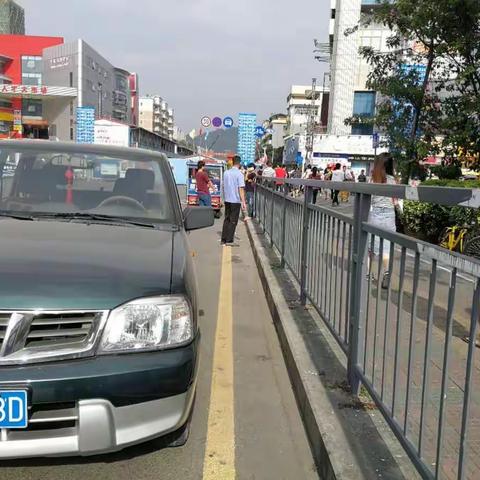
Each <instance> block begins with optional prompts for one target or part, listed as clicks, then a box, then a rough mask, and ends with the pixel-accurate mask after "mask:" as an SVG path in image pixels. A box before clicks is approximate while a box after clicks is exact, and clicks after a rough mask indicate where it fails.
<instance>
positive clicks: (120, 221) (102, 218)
mask: <svg viewBox="0 0 480 480" xmlns="http://www.w3.org/2000/svg"><path fill="white" fill-rule="evenodd" d="M33 218H53V219H56V218H58V219H65V220H84V221H87V222H88V221H89V220H91V221H93V222H104V223H111V224H113V225H133V226H137V227H150V228H155V227H156V225H155V223H153V222H147V221H142V220H133V219H129V218H123V217H113V216H110V215H99V214H96V213H78V212H72V213H35V214H33ZM33 218H32V219H33Z"/></svg>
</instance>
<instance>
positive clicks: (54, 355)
mask: <svg viewBox="0 0 480 480" xmlns="http://www.w3.org/2000/svg"><path fill="white" fill-rule="evenodd" d="M106 317H107V312H90V311H88V312H78V311H63V312H45V311H42V312H38V313H37V312H35V313H33V312H5V311H4V312H0V365H2V364H7V365H8V364H17V363H31V362H40V361H45V360H47V361H48V360H56V359H67V358H79V357H85V356H89V355H92V354H93V353H92V352H93V350H94V347H95V346H96V344H97V340H98V339H99V335H100V332H101V330H102V328H103V325H104V322H105V321H106ZM9 327H10V328H9ZM2 346H3V348H2Z"/></svg>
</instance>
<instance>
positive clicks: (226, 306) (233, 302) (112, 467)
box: [0, 220, 318, 480]
mask: <svg viewBox="0 0 480 480" xmlns="http://www.w3.org/2000/svg"><path fill="white" fill-rule="evenodd" d="M220 229H221V220H219V221H217V223H216V225H215V226H214V227H213V228H211V229H209V230H205V231H199V232H195V233H193V234H191V246H192V255H194V257H195V261H196V265H197V271H198V281H199V286H200V298H201V308H202V309H203V310H204V316H203V317H202V319H201V329H202V352H201V363H200V374H199V379H198V390H197V400H196V405H195V410H194V414H193V421H192V430H191V435H190V439H189V441H188V443H187V444H186V445H185V446H184V447H182V448H176V449H168V448H162V446H161V442H158V441H156V442H155V441H154V442H150V443H147V444H144V445H141V446H137V447H132V448H130V449H127V450H125V451H123V452H119V453H116V454H113V455H107V456H98V457H92V458H63V459H32V460H21V461H8V462H0V476H1V479H2V480H20V479H22V480H64V479H68V480H77V479H78V480H80V479H81V480H89V479H102V480H103V479H115V480H123V479H128V480H130V479H136V480H142V479H145V480H147V479H162V480H168V479H182V480H190V479H201V478H205V479H207V480H208V479H214V478H218V479H222V480H223V479H229V478H232V479H233V478H236V479H239V480H242V479H245V480H247V479H248V480H253V479H259V480H260V479H265V480H268V479H274V480H280V479H285V480H293V479H295V480H296V479H302V480H303V479H306V480H308V479H314V478H318V476H317V473H316V470H315V467H314V462H313V458H312V456H311V452H310V449H309V446H308V443H307V439H306V435H305V432H304V429H303V425H302V422H301V419H300V416H299V413H298V409H297V406H296V403H295V399H294V396H293V392H292V389H291V386H290V382H289V378H288V374H287V371H286V368H285V364H284V361H283V358H282V353H281V351H280V347H279V344H278V340H277V337H276V333H275V330H274V327H273V324H272V319H271V317H270V314H269V311H268V307H267V304H266V301H265V298H264V294H263V290H262V287H261V284H260V280H259V277H258V273H257V270H256V267H255V264H254V261H253V258H252V253H251V250H250V246H249V244H248V240H247V237H246V232H245V230H244V226H243V225H241V226H240V227H239V230H238V235H239V240H240V247H238V248H222V247H221V246H220V245H219V230H220ZM232 332H233V335H232ZM215 338H217V342H216V343H215V341H214V339H215ZM212 371H213V372H215V376H214V380H213V386H212Z"/></svg>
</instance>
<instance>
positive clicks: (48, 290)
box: [0, 219, 174, 310]
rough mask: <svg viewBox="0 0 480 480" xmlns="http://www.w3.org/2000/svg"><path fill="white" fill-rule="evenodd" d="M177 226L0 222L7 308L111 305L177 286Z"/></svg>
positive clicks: (1, 302) (0, 286)
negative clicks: (174, 255) (174, 274)
mask: <svg viewBox="0 0 480 480" xmlns="http://www.w3.org/2000/svg"><path fill="white" fill-rule="evenodd" d="M173 235H174V233H172V232H171V231H161V230H154V229H149V228H141V227H124V226H114V225H103V224H102V225H98V224H89V225H88V224H85V223H72V222H58V221H55V222H52V221H21V220H14V219H4V220H1V221H0V272H1V273H0V310H21V309H26V310H30V309H52V310H54V309H59V310H63V309H101V310H106V309H111V308H113V307H116V306H118V305H120V304H122V303H124V302H126V301H128V300H131V299H134V298H139V297H144V296H152V295H160V294H168V293H170V288H171V269H172V244H173V242H172V240H173V238H172V236H173Z"/></svg>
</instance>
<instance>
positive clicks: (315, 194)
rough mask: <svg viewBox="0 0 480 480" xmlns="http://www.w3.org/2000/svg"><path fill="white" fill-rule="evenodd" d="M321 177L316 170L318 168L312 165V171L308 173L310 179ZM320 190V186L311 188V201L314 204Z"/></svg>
mask: <svg viewBox="0 0 480 480" xmlns="http://www.w3.org/2000/svg"><path fill="white" fill-rule="evenodd" d="M321 179H322V176H321V174H320V172H319V171H318V168H317V167H313V168H312V173H311V175H310V180H321ZM320 191H321V189H320V188H313V189H312V194H313V198H312V203H313V204H314V205H316V204H317V196H318V192H320Z"/></svg>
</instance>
